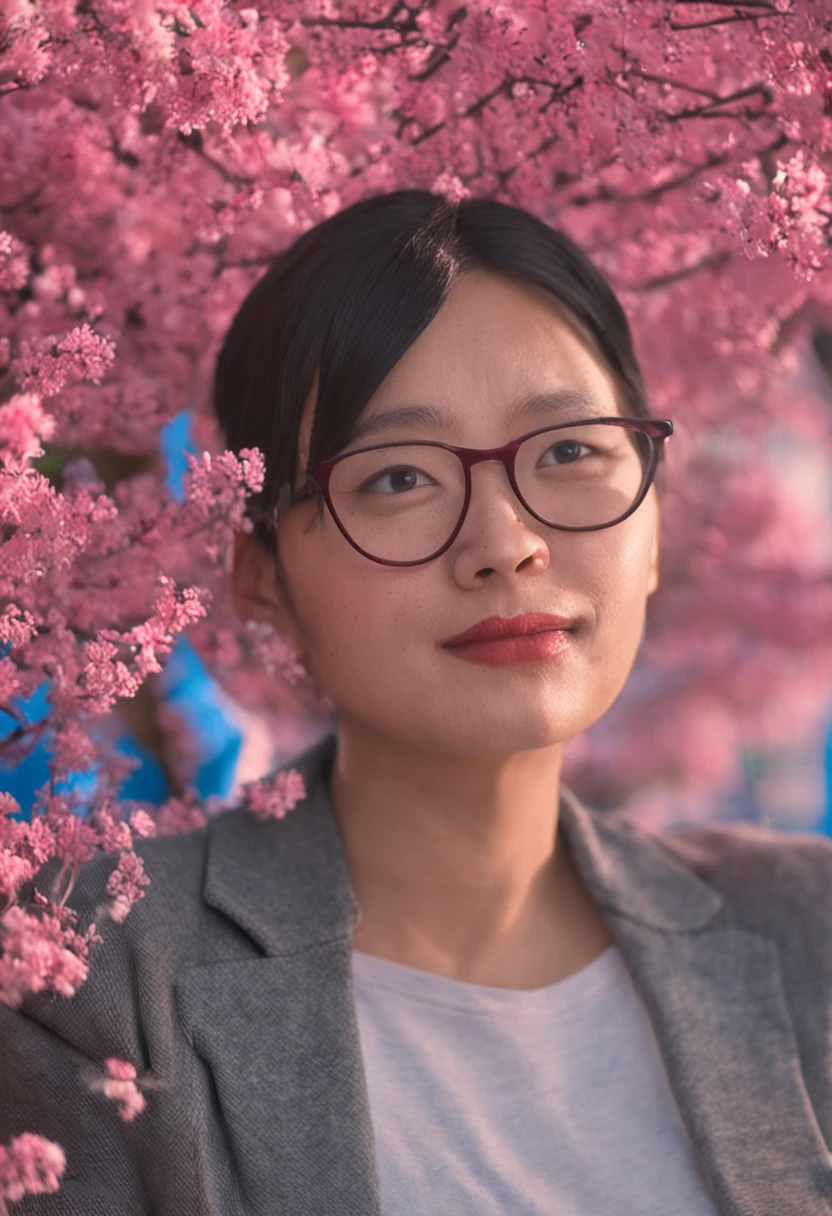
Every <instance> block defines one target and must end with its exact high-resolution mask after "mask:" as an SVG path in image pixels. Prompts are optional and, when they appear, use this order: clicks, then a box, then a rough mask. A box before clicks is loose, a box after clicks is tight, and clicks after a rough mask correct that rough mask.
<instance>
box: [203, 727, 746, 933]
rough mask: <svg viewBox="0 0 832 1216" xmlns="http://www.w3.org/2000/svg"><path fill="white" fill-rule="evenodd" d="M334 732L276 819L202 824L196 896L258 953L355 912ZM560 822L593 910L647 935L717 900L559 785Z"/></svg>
mask: <svg viewBox="0 0 832 1216" xmlns="http://www.w3.org/2000/svg"><path fill="white" fill-rule="evenodd" d="M336 743H337V740H336V736H335V735H334V734H328V735H326V736H324V738H323V739H321V740H319V741H318V742H317V743H315V744H313V745H312V746H311V747H310V748H308V749H307V750H306V751H304V752H303V753H301V755H299V756H297V757H295V758H294V759H293V760H292V761H291V762H290V764H287V767H292V768H295V769H297V770H298V771H299V772H300V773H301V774H302V776H303V778H304V783H305V786H306V792H307V797H306V799H305V800H304V801H303V802H301V803H300V804H299V805H298V807H297V809H296V810H294V811H292V812H290V813H289V814H288V815H287V816H286V817H285V818H284V819H281V820H275V819H271V820H266V821H260V820H257V819H255V818H254V816H251V815H245V814H241V813H240V812H239V811H237V810H234V811H226V812H224V813H223V814H221V815H218V816H217V817H216V818H215V819H214V820H212V821H209V844H208V867H207V874H206V880H205V888H204V896H205V899H206V901H207V903H209V904H210V905H211V907H213V908H217V909H218V910H220V911H222V912H225V913H226V915H228V916H230V917H231V918H232V919H233V920H234V921H236V922H237V923H238V924H239V925H241V926H242V928H244V929H245V930H246V931H247V932H248V933H249V934H250V936H251V937H252V938H253V939H254V940H255V941H256V942H257V944H258V945H259V946H260V947H261V949H262V950H263V951H264V952H265V953H266V954H268V955H279V954H284V953H287V952H289V951H294V950H298V949H302V948H303V947H304V946H310V945H313V944H314V943H316V942H323V941H327V940H329V939H331V938H333V937H337V936H340V935H344V934H350V933H352V931H353V930H354V929H355V927H356V925H357V923H358V919H359V917H360V909H359V905H358V901H357V900H356V897H355V893H354V891H353V889H352V885H351V883H350V878H349V873H348V870H347V867H346V860H345V856H344V849H343V842H342V838H341V834H340V831H339V829H338V825H337V820H336V818H335V814H334V810H333V806H332V801H331V798H330V795H329V779H330V775H331V772H332V765H333V763H334V759H335V748H336ZM560 824H561V826H562V828H563V832H564V836H565V838H566V840H567V842H568V844H569V847H570V850H571V852H572V854H573V857H574V859H575V863H576V866H577V868H578V870H579V871H580V873H581V875H582V877H583V880H584V882H585V883H586V885H587V888H588V889H589V891H590V893H591V894H592V896H593V898H594V899H595V901H596V902H597V904H598V906H599V907H600V908H602V910H607V911H610V912H616V913H618V914H620V915H622V916H626V917H628V918H630V919H631V920H634V921H638V922H640V923H641V924H643V925H646V926H648V927H650V928H653V929H658V930H664V931H671V932H673V931H677V932H693V931H695V930H697V929H701V928H703V927H704V926H705V925H706V924H707V923H708V921H709V920H711V919H712V918H713V917H714V916H715V915H716V914H717V912H719V911H720V909H721V908H722V904H723V900H722V898H721V897H720V896H719V895H718V894H717V893H716V892H715V891H714V890H713V889H712V888H711V887H709V886H707V885H706V884H705V883H703V882H702V881H701V880H700V879H698V878H697V877H696V875H695V874H694V873H693V872H692V871H691V870H690V869H688V868H687V867H685V866H684V865H682V864H681V863H680V862H678V861H677V860H676V859H675V858H674V857H673V856H672V855H671V854H669V853H667V852H666V851H665V850H663V849H661V848H660V846H658V845H656V844H654V843H653V842H652V841H651V840H650V838H649V837H648V836H646V835H645V834H644V833H638V832H637V831H635V830H634V829H633V828H632V827H631V825H630V824H629V823H628V822H627V821H626V820H622V819H620V818H619V817H617V816H614V815H609V814H607V813H606V812H598V811H594V810H590V809H588V808H587V807H585V806H584V805H583V804H582V803H581V801H580V800H579V799H578V798H577V796H576V795H575V794H573V793H572V791H571V790H569V789H567V788H565V787H562V788H561V797H560Z"/></svg>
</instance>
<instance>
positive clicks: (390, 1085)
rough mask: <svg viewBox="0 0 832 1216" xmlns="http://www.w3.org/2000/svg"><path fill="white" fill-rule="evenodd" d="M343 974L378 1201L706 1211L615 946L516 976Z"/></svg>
mask: <svg viewBox="0 0 832 1216" xmlns="http://www.w3.org/2000/svg"><path fill="white" fill-rule="evenodd" d="M353 976H354V982H355V996H356V1009H357V1014H358V1026H359V1036H360V1040H361V1048H362V1055H363V1059H364V1066H365V1071H366V1075H367V1083H368V1088H369V1095H370V1113H371V1118H372V1123H373V1129H374V1132H375V1139H376V1154H377V1158H378V1166H379V1173H380V1178H381V1206H382V1213H383V1216H440V1214H441V1216H715V1212H716V1209H715V1207H714V1205H713V1203H712V1201H711V1200H710V1199H709V1197H708V1193H707V1191H706V1190H705V1186H704V1183H703V1181H702V1179H701V1177H700V1175H699V1173H698V1172H697V1170H696V1167H695V1165H694V1162H693V1158H692V1156H691V1147H690V1141H689V1139H688V1136H687V1132H686V1130H685V1128H684V1126H683V1124H682V1122H681V1120H680V1117H679V1113H678V1110H677V1107H676V1103H675V1101H674V1098H673V1095H672V1093H671V1090H670V1088H669V1085H668V1081H667V1076H666V1073H665V1070H664V1065H663V1063H662V1060H661V1056H660V1055H659V1051H658V1046H657V1044H656V1042H655V1038H654V1034H653V1029H652V1026H651V1025H650V1022H649V1019H648V1017H647V1012H646V1010H645V1009H644V1007H643V1005H642V1001H641V998H640V996H639V994H638V991H637V990H636V989H635V987H634V985H633V982H632V978H631V976H630V974H629V972H628V971H627V969H626V966H625V964H624V961H623V959H622V957H621V955H620V953H619V950H618V948H617V946H615V945H611V946H609V947H608V948H607V949H606V950H605V951H604V952H603V954H601V955H600V956H599V957H598V958H597V959H595V960H594V962H592V963H591V964H590V965H589V966H588V967H585V968H584V969H583V970H582V971H579V972H577V973H576V974H575V975H571V976H569V977H568V978H567V979H565V980H561V981H560V982H559V983H556V984H550V985H548V986H547V987H545V988H535V989H531V990H527V991H520V990H515V989H504V988H489V987H485V986H483V985H480V984H469V983H466V982H463V981H461V980H453V979H447V978H445V977H443V976H437V975H431V974H429V973H427V972H424V971H419V970H417V969H415V968H413V967H406V966H403V965H402V964H400V963H391V962H388V961H387V960H385V959H379V958H376V957H375V956H372V955H368V954H363V953H362V952H360V951H357V950H354V951H353Z"/></svg>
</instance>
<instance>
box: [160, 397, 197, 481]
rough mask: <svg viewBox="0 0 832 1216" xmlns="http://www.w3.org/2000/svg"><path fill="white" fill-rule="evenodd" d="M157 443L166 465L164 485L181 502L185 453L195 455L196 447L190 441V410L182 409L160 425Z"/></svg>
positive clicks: (185, 461)
mask: <svg viewBox="0 0 832 1216" xmlns="http://www.w3.org/2000/svg"><path fill="white" fill-rule="evenodd" d="M159 445H160V447H161V449H162V455H163V456H164V458H165V463H166V464H167V466H168V467H167V475H166V477H165V485H166V486H167V487H168V489H169V490H170V492H171V494H173V495H175V496H176V498H178V499H179V501H180V502H181V501H182V499H183V498H184V497H185V490H184V485H183V477H184V474H185V470H186V469H187V467H188V462H187V460H186V459H185V453H186V452H190V453H191V455H192V456H195V455H196V448H195V447H194V446H193V443H192V441H191V412H190V410H183V411H182V413H181V414H177V415H176V417H175V418H171V420H170V422H168V423H167V424H166V425H165V426H163V427H162V430H161V433H160V436H159Z"/></svg>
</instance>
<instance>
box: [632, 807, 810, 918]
mask: <svg viewBox="0 0 832 1216" xmlns="http://www.w3.org/2000/svg"><path fill="white" fill-rule="evenodd" d="M648 835H649V837H650V839H651V840H652V841H653V842H654V843H655V844H657V845H658V846H659V847H661V848H662V849H665V850H666V851H667V852H669V853H671V854H672V855H673V856H674V858H675V859H676V860H677V861H679V862H681V863H682V864H683V865H685V866H686V867H687V868H688V869H690V870H692V871H693V872H694V873H695V874H696V875H697V877H699V878H701V879H702V881H703V882H705V883H707V884H708V886H710V887H712V888H713V889H714V890H716V891H717V892H718V893H719V894H720V895H722V896H723V897H724V898H725V900H726V902H727V903H729V904H730V905H731V907H732V908H734V909H735V910H736V911H737V912H738V913H739V914H740V918H741V919H742V920H744V921H746V922H748V923H754V924H756V925H758V926H759V927H760V928H765V927H771V928H772V929H773V930H776V931H777V934H782V933H784V932H789V931H794V932H805V933H811V932H812V931H813V929H814V930H815V931H819V932H821V933H824V934H827V935H828V934H829V933H830V932H832V840H830V839H829V838H828V837H826V836H821V835H819V834H817V833H812V832H803V831H800V832H792V831H785V830H782V829H776V828H769V827H764V826H763V825H760V824H750V823H719V824H709V825H707V826H705V825H697V826H687V825H686V826H679V827H671V828H666V829H663V830H661V831H658V832H652V831H651V832H649V833H648Z"/></svg>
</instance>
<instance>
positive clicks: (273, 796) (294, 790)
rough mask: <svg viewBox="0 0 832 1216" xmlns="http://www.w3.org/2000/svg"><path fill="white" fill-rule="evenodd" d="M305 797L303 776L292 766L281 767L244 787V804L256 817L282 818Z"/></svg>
mask: <svg viewBox="0 0 832 1216" xmlns="http://www.w3.org/2000/svg"><path fill="white" fill-rule="evenodd" d="M305 797H306V787H305V785H304V781H303V777H302V776H301V774H300V773H299V772H298V771H297V769H293V768H292V769H281V770H280V771H279V772H277V773H275V774H273V775H272V776H270V777H265V778H263V779H261V780H260V781H252V782H249V783H248V784H247V785H246V786H245V787H244V799H245V804H246V806H247V808H248V810H249V811H250V813H251V814H252V815H254V816H255V818H257V819H283V818H284V816H285V815H286V814H287V812H288V811H292V810H294V808H295V807H296V806H297V804H298V803H299V802H300V801H302V799H304V798H305Z"/></svg>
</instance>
